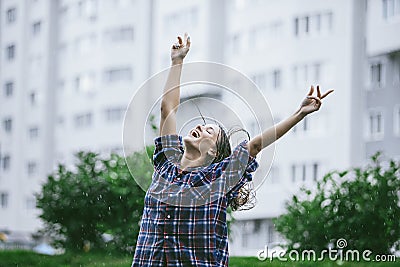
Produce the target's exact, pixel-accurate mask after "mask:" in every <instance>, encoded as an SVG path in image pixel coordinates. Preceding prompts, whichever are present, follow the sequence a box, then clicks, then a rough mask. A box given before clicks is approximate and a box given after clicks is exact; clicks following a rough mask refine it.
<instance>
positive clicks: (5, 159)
mask: <svg viewBox="0 0 400 267" xmlns="http://www.w3.org/2000/svg"><path fill="white" fill-rule="evenodd" d="M10 161H11V159H10V156H9V155H6V156H4V157H3V170H4V171H7V170H9V169H10Z"/></svg>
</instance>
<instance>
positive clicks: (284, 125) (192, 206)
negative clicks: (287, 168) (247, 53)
mask: <svg viewBox="0 0 400 267" xmlns="http://www.w3.org/2000/svg"><path fill="white" fill-rule="evenodd" d="M189 49H190V38H189V37H188V36H187V34H185V36H184V39H183V40H182V38H181V37H178V43H176V44H175V45H173V46H172V49H171V62H172V66H171V68H170V71H169V75H168V78H167V82H166V85H165V88H164V94H163V98H162V102H161V122H160V136H159V137H157V138H156V139H155V151H154V156H153V160H154V173H153V178H152V184H151V185H150V188H149V189H148V191H147V193H146V197H145V207H144V211H143V217H142V221H141V227H140V233H139V236H138V241H137V245H136V251H135V255H134V259H133V263H132V266H184V267H186V266H228V237H227V225H226V210H227V207H228V206H229V205H230V206H231V207H232V208H233V209H238V208H240V207H241V206H243V205H246V202H247V201H248V199H249V191H246V190H244V188H245V187H244V185H245V184H246V183H248V182H250V181H251V179H252V175H251V173H252V172H254V171H255V170H256V168H257V167H258V163H257V162H256V160H255V157H256V155H257V154H258V153H259V152H260V151H261V150H262V149H263V148H265V147H267V146H268V145H270V144H271V143H273V142H274V141H276V140H277V139H278V138H280V137H281V136H283V135H284V134H285V133H286V132H287V131H288V130H289V129H291V128H292V127H293V126H294V125H296V124H297V123H298V122H299V121H301V120H302V119H303V118H304V117H305V116H306V115H308V114H310V113H312V112H314V111H316V110H318V109H319V108H320V106H321V99H323V98H324V97H326V96H327V95H328V94H330V93H331V92H332V91H333V90H329V91H328V92H326V93H325V94H321V92H320V89H319V87H318V86H317V95H316V96H313V92H314V88H313V87H312V86H311V89H310V91H309V93H308V95H307V97H306V98H305V99H304V100H303V102H302V103H301V106H300V108H299V109H298V110H297V111H296V112H295V113H294V114H293V115H292V116H290V117H289V118H287V119H286V120H284V121H282V122H280V123H278V124H277V125H275V127H272V128H270V129H267V130H265V131H264V132H263V133H261V134H260V135H258V136H256V137H254V138H253V139H251V140H250V141H249V142H247V141H243V142H242V143H240V144H239V145H238V146H237V147H236V148H235V149H234V150H233V151H231V148H230V143H229V138H228V135H227V134H226V132H225V130H224V129H223V127H222V126H220V125H217V124H204V125H197V126H196V127H195V128H193V129H192V130H191V131H190V132H189V134H188V135H187V136H185V137H183V138H182V137H181V136H178V135H177V132H176V112H177V108H178V105H179V99H180V88H179V83H180V76H181V71H182V64H183V59H184V58H185V56H186V55H187V53H188V51H189Z"/></svg>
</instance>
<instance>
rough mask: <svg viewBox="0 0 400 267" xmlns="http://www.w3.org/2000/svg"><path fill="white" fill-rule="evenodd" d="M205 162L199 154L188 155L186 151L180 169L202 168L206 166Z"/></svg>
mask: <svg viewBox="0 0 400 267" xmlns="http://www.w3.org/2000/svg"><path fill="white" fill-rule="evenodd" d="M205 161H206V160H205V158H204V157H202V156H201V155H200V154H199V153H196V154H193V153H188V152H187V150H185V152H183V155H182V159H181V162H180V167H181V169H182V170H185V169H186V168H194V167H202V166H204V163H205Z"/></svg>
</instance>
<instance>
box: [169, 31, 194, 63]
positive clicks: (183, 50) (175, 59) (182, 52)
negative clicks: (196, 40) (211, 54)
mask: <svg viewBox="0 0 400 267" xmlns="http://www.w3.org/2000/svg"><path fill="white" fill-rule="evenodd" d="M189 49H190V37H189V36H188V34H187V33H185V35H184V38H183V40H182V37H180V36H178V42H177V43H175V44H174V45H173V46H172V48H171V60H172V63H173V64H181V63H182V62H183V59H184V58H185V57H186V55H187V53H188V52H189Z"/></svg>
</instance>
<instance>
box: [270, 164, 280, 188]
mask: <svg viewBox="0 0 400 267" xmlns="http://www.w3.org/2000/svg"><path fill="white" fill-rule="evenodd" d="M267 179H268V180H267V181H269V182H270V183H271V184H276V183H279V169H278V167H275V166H272V167H271V169H270V170H269V173H268V176H267Z"/></svg>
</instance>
